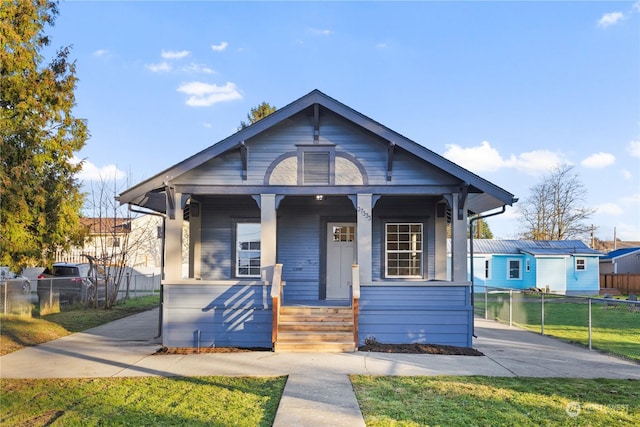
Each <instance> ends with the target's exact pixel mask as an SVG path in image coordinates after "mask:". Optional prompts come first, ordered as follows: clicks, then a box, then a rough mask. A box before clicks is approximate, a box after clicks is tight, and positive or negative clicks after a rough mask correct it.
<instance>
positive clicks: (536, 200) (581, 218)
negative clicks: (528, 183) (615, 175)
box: [520, 164, 595, 240]
mask: <svg viewBox="0 0 640 427" xmlns="http://www.w3.org/2000/svg"><path fill="white" fill-rule="evenodd" d="M530 190H531V195H530V196H529V197H528V198H527V199H526V200H525V201H524V202H523V203H522V204H521V205H520V214H521V217H520V221H521V223H522V225H523V228H524V232H523V236H522V237H524V238H527V239H533V240H567V239H572V238H579V237H581V236H584V235H586V234H587V233H588V232H589V231H590V230H591V225H589V224H587V223H585V221H586V220H587V219H589V217H590V216H591V215H592V214H593V213H594V212H595V211H594V210H592V209H588V208H586V207H584V206H583V203H584V201H585V199H586V189H585V188H584V185H583V184H582V182H581V181H580V179H579V177H578V175H577V174H576V173H575V172H574V171H573V166H569V165H566V164H565V165H558V166H556V167H555V168H554V169H553V170H552V171H551V173H550V174H549V175H547V176H546V177H544V179H543V180H542V181H541V182H540V183H538V184H536V185H535V186H533V187H532V188H531V189H530Z"/></svg>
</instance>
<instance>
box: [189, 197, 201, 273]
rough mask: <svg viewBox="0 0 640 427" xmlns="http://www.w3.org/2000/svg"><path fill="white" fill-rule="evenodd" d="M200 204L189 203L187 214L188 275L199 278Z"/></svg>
mask: <svg viewBox="0 0 640 427" xmlns="http://www.w3.org/2000/svg"><path fill="white" fill-rule="evenodd" d="M200 209H201V206H200V204H199V203H193V202H192V203H191V212H190V215H189V277H190V278H193V279H200V278H201V274H200V270H201V265H202V250H201V246H200V245H201V240H202V237H201V230H202V221H201V219H200V218H201V217H202V216H201V214H200Z"/></svg>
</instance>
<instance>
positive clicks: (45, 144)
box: [0, 0, 88, 268]
mask: <svg viewBox="0 0 640 427" xmlns="http://www.w3.org/2000/svg"><path fill="white" fill-rule="evenodd" d="M57 15H58V8H57V4H56V3H55V2H52V1H49V0H3V1H2V4H1V5H0V46H2V48H1V49H0V134H1V135H2V146H1V151H0V157H1V161H0V264H2V265H10V266H12V267H14V268H20V267H24V266H27V265H37V264H40V263H43V262H44V263H50V262H51V261H52V260H53V258H54V256H55V251H56V250H57V249H60V248H68V247H69V245H70V244H72V243H79V242H80V241H81V240H82V237H83V236H82V234H83V233H82V231H83V230H82V227H81V225H80V221H79V217H80V212H81V208H82V203H83V195H82V193H81V191H80V184H79V183H78V181H77V179H76V174H77V173H78V172H79V171H80V169H81V167H82V165H81V164H78V163H77V162H74V161H73V155H74V152H76V151H78V150H80V149H81V148H82V147H83V146H84V144H85V141H86V140H87V138H88V131H87V127H86V123H85V121H84V120H81V119H78V118H75V117H74V116H73V114H72V109H73V107H74V104H75V96H74V90H75V87H76V81H77V78H76V75H75V72H76V68H75V63H74V62H70V60H69V53H70V49H69V48H68V47H63V48H61V49H60V50H59V51H58V52H57V54H56V55H55V57H54V58H53V59H52V60H51V62H50V63H48V64H44V63H43V62H44V58H43V56H42V51H43V49H44V48H45V47H46V46H48V45H49V44H50V40H49V37H47V36H46V35H45V33H44V29H45V26H47V25H49V26H52V25H54V22H55V18H56V16H57Z"/></svg>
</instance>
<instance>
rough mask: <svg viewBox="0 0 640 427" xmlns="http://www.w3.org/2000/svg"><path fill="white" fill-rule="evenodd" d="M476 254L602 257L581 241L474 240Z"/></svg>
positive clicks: (600, 253)
mask: <svg viewBox="0 0 640 427" xmlns="http://www.w3.org/2000/svg"><path fill="white" fill-rule="evenodd" d="M473 252H474V253H475V254H504V255H510V254H512V255H516V254H520V253H528V254H531V255H602V252H599V251H596V250H594V249H591V248H590V247H589V246H587V245H586V244H585V243H584V242H583V241H581V240H494V239H474V240H473Z"/></svg>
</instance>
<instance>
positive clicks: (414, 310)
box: [358, 286, 473, 347]
mask: <svg viewBox="0 0 640 427" xmlns="http://www.w3.org/2000/svg"><path fill="white" fill-rule="evenodd" d="M472 316H473V311H472V307H471V305H470V303H469V288H468V287H466V286H363V287H362V289H361V299H360V318H359V333H358V341H359V345H361V344H363V343H364V340H365V339H366V338H368V337H374V338H375V339H376V340H378V341H379V342H383V343H430V344H446V345H455V346H460V347H471V346H472V342H471V336H472V321H473V319H472Z"/></svg>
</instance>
